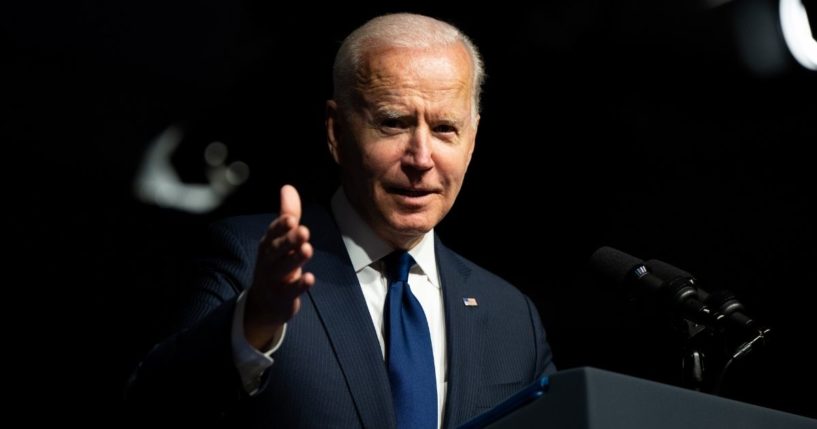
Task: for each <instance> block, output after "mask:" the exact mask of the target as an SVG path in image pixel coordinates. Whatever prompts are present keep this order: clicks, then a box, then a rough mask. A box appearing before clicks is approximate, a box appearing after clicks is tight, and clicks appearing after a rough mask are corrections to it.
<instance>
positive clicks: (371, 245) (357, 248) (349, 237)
mask: <svg viewBox="0 0 817 429" xmlns="http://www.w3.org/2000/svg"><path fill="white" fill-rule="evenodd" d="M332 214H333V215H334V216H335V221H336V222H337V223H338V228H339V229H340V233H341V236H342V237H343V244H344V245H345V246H346V252H347V253H349V258H350V259H351V260H352V266H353V267H354V269H355V272H356V273H359V272H360V270H362V269H364V268H366V267H368V266H369V265H371V264H372V262H375V261H379V260H380V259H381V258H383V257H384V256H386V255H388V254H389V253H391V252H392V251H393V250H394V248H392V246H391V245H389V244H388V243H386V242H385V241H384V240H383V239H382V238H380V237H378V236H377V234H375V232H374V231H373V230H372V228H371V227H370V226H369V225H368V224H367V223H366V222H365V221H364V220H363V218H362V217H360V214H358V212H357V211H356V210H355V209H354V208H353V207H352V204H351V203H350V202H349V199H348V198H347V197H346V193H345V192H344V191H343V188H339V189H338V190H337V191H336V192H335V194H334V195H333V196H332ZM408 252H409V254H410V255H411V257H412V258H414V261H415V262H416V263H417V265H418V266H419V267H420V269H421V270H422V271H423V273H424V274H425V275H426V276H428V280H429V281H430V282H431V284H433V285H434V286H436V287H437V288H439V287H440V282H439V280H438V279H439V277H438V276H437V259H436V255H435V250H434V230H433V229H432V230H431V231H429V232H427V233H425V234H424V235H423V238H422V239H421V240H420V242H419V243H417V244H416V245H415V246H414V247H413V248H411V249H409V251H408Z"/></svg>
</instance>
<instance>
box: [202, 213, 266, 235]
mask: <svg viewBox="0 0 817 429" xmlns="http://www.w3.org/2000/svg"><path fill="white" fill-rule="evenodd" d="M275 216H276V214H275V213H258V214H251V215H242V216H233V217H228V218H224V219H221V220H218V221H216V222H213V223H212V224H210V230H211V231H212V232H213V233H215V234H217V235H229V236H232V237H235V238H237V239H239V240H253V241H256V242H257V241H258V240H260V239H261V237H262V236H263V235H264V232H266V230H267V227H268V226H269V224H270V223H271V222H272V221H273V219H275Z"/></svg>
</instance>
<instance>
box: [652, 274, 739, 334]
mask: <svg viewBox="0 0 817 429" xmlns="http://www.w3.org/2000/svg"><path fill="white" fill-rule="evenodd" d="M644 265H646V266H647V268H648V269H649V270H650V272H652V273H653V274H655V275H656V276H658V277H660V278H662V279H664V280H666V281H668V282H678V283H687V284H689V285H690V286H691V287H694V288H695V287H696V286H695V284H696V280H695V277H693V276H692V274H690V273H688V272H686V271H684V270H682V269H680V268H677V267H675V266H672V265H670V264H668V263H666V262H663V261H659V260H657V259H650V260H649V261H647V262H645V263H644ZM698 296H699V297H700V299H701V301H703V302H705V303H707V304H708V305H710V306H712V307H713V308H715V309H717V315H716V317H717V318H718V320H719V322H723V323H730V324H732V325H733V326H736V327H739V328H748V329H752V330H754V328H755V326H754V325H755V323H754V320H752V318H751V317H749V316H748V315H746V312H745V308H744V307H743V304H741V302H740V301H738V300H737V297H735V294H734V293H732V292H731V291H728V290H725V289H721V290H716V291H714V292H712V293H711V294H709V293H707V292H706V291H705V290H703V289H698Z"/></svg>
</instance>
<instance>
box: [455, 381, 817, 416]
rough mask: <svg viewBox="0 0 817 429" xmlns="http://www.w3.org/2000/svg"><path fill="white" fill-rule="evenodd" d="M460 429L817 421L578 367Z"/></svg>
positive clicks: (532, 388) (538, 383)
mask: <svg viewBox="0 0 817 429" xmlns="http://www.w3.org/2000/svg"><path fill="white" fill-rule="evenodd" d="M815 406H817V402H815ZM462 427H463V428H465V427H468V428H473V427H487V428H491V429H505V428H508V429H510V428H513V429H520V428H522V429H524V428H547V429H568V428H570V429H646V428H656V429H681V428H683V429H689V428H695V429H702V428H706V429H709V428H712V429H724V428H727V429H728V428H739V429H789V428H791V429H817V420H813V419H809V418H806V417H803V416H798V415H794V414H789V413H785V412H782V411H776V410H772V409H768V408H764V407H759V406H756V405H750V404H746V403H743V402H738V401H734V400H731V399H726V398H721V397H718V396H713V395H709V394H704V393H700V392H695V391H692V390H686V389H682V388H679V387H674V386H669V385H666V384H661V383H656V382H652V381H648V380H643V379H639V378H635V377H630V376H626V375H622V374H617V373H613V372H609V371H604V370H600V369H596V368H576V369H570V370H565V371H561V372H558V373H556V374H553V375H551V376H548V377H543V378H542V379H541V380H538V381H537V383H535V384H533V385H531V386H530V387H529V388H528V389H526V390H525V391H523V392H520V393H519V394H517V395H514V396H513V397H511V398H510V399H509V400H508V401H506V402H503V403H502V404H500V405H498V406H497V407H495V408H494V409H492V410H491V411H489V412H488V413H485V414H483V415H481V416H477V417H476V418H475V419H474V420H471V421H469V422H468V423H466V424H465V425H464V426H462Z"/></svg>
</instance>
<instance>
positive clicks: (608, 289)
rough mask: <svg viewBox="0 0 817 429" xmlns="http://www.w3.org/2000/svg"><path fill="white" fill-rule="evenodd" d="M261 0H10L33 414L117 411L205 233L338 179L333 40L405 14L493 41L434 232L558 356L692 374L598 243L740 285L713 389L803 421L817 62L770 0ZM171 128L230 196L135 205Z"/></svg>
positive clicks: (197, 174)
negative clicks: (448, 199)
mask: <svg viewBox="0 0 817 429" xmlns="http://www.w3.org/2000/svg"><path fill="white" fill-rule="evenodd" d="M273 3H275V2H261V1H244V2H239V1H228V0H206V1H198V0H197V1H192V0H191V1H178V2H172V3H171V2H143V1H139V2H137V1H124V2H116V3H115V4H111V3H110V2H103V1H100V2H79V3H70V4H69V3H67V2H50V3H37V2H25V3H24V2H10V3H9V4H6V5H4V7H3V9H5V10H4V11H3V12H2V13H0V19H1V20H2V39H0V43H1V45H0V46H1V47H2V48H4V49H3V50H2V51H3V52H4V54H3V56H4V61H3V64H5V65H4V66H3V67H4V69H5V70H4V72H3V75H5V78H4V79H3V83H2V88H3V93H4V94H5V95H4V97H3V98H4V99H5V104H7V108H8V111H9V112H11V115H7V116H6V119H5V120H4V121H3V122H4V123H5V125H6V126H4V128H5V130H3V131H2V133H3V135H4V137H6V138H5V139H4V140H5V141H7V142H10V144H9V145H8V146H7V148H8V149H6V151H5V153H6V163H7V168H6V169H4V171H5V174H4V175H5V176H6V180H5V181H6V188H7V189H6V190H7V194H6V195H8V198H7V207H6V211H7V213H9V214H10V215H11V219H10V221H9V222H10V223H9V226H10V228H9V231H8V232H10V233H11V234H7V235H9V236H11V237H14V238H17V237H19V238H20V240H19V244H15V245H14V246H13V252H12V253H13V255H14V256H13V258H12V259H11V260H10V263H11V264H12V267H11V270H10V271H9V273H15V274H10V275H9V279H10V280H9V284H10V287H9V289H10V290H11V291H13V292H15V293H14V294H12V295H10V296H9V298H8V299H9V301H8V303H7V306H8V310H9V311H8V312H7V313H8V314H14V313H15V312H16V311H19V314H20V315H19V316H15V317H14V318H13V319H12V320H14V323H13V324H12V328H13V329H14V330H16V331H18V332H21V334H16V335H14V336H13V337H10V338H11V339H9V340H8V343H9V344H7V347H8V346H17V347H19V349H20V350H21V351H22V352H21V353H19V354H17V355H18V356H19V357H18V359H20V362H19V363H20V364H21V366H20V367H21V368H32V369H30V370H28V371H20V372H19V373H18V374H17V376H18V377H19V378H20V379H21V381H22V385H23V386H24V388H23V390H22V391H21V392H23V393H21V394H20V396H21V397H22V398H23V402H29V399H30V400H31V401H33V402H32V403H33V404H38V406H39V407H41V408H42V409H43V410H48V412H43V413H38V412H35V413H30V414H28V416H29V417H31V418H33V419H40V418H51V417H55V416H59V418H65V417H66V416H70V417H76V418H78V419H80V421H85V422H88V423H91V422H104V423H114V422H116V419H120V418H122V417H121V416H120V415H119V413H118V411H119V408H120V401H121V392H122V388H123V385H124V383H125V380H126V378H127V376H128V374H129V372H130V371H131V370H132V368H133V366H134V365H135V364H136V363H137V362H138V360H139V358H140V356H141V355H143V354H144V353H145V352H146V351H147V350H148V349H149V348H150V346H151V344H153V343H154V342H155V341H157V340H158V339H160V337H161V336H162V335H164V333H163V331H162V329H161V326H162V323H163V321H165V320H166V318H167V315H168V314H170V313H171V312H172V310H173V308H174V305H175V303H176V300H177V298H178V285H179V283H180V282H181V277H182V274H181V273H182V272H183V268H182V267H183V266H184V263H185V261H187V260H188V259H189V257H190V255H192V254H194V253H195V252H196V250H197V249H199V247H200V245H201V243H202V228H203V227H204V226H205V225H206V224H207V223H208V222H211V221H213V220H215V219H218V218H221V217H224V216H228V215H233V214H241V213H250V212H259V211H272V210H276V209H277V207H276V205H277V198H278V191H277V190H278V188H279V187H280V185H281V184H283V183H293V184H295V185H296V186H297V187H298V188H299V189H300V190H301V193H302V195H303V196H304V198H305V199H306V200H307V201H321V200H322V199H324V198H326V197H327V196H328V195H330V194H331V192H332V191H333V190H334V189H335V188H336V186H337V180H336V177H335V176H336V171H335V169H334V166H333V165H332V162H331V160H330V158H329V157H328V155H327V153H326V146H325V137H324V131H323V114H324V102H325V100H326V99H327V98H328V97H329V96H330V94H331V64H332V60H333V57H334V53H335V51H336V49H337V47H338V46H339V44H340V42H341V40H342V39H343V37H344V36H345V35H346V34H348V32H349V31H351V30H352V29H354V28H355V27H357V26H359V25H360V24H362V23H363V22H365V21H366V20H367V19H368V18H370V17H372V16H375V15H377V14H380V13H384V12H394V11H414V12H420V13H426V14H431V15H434V16H437V17H439V18H442V19H445V20H448V21H450V22H452V23H453V24H455V25H457V26H459V27H460V28H461V29H462V30H463V31H464V32H465V33H466V34H469V35H470V36H471V37H472V39H473V40H474V41H475V42H476V44H477V45H478V46H479V47H480V48H481V50H482V53H483V57H484V59H485V63H486V70H487V73H488V80H487V83H486V86H485V89H484V97H483V106H484V107H483V112H482V121H481V124H480V125H481V126H480V133H479V136H478V139H477V150H476V152H475V154H474V158H473V162H472V164H471V169H470V173H469V178H468V180H467V181H466V184H465V186H464V188H463V191H462V193H461V195H460V198H459V200H458V203H457V205H456V206H455V208H454V209H453V210H452V212H451V213H450V214H449V216H448V217H447V218H446V220H445V221H444V222H443V223H442V224H441V225H440V226H439V227H438V232H439V234H440V235H441V236H442V237H443V238H444V239H445V240H446V242H447V244H448V245H449V246H450V247H452V248H453V249H455V250H458V251H460V253H462V254H464V255H465V256H466V257H468V258H470V259H472V260H474V261H475V262H477V263H479V264H481V265H483V266H485V267H487V268H489V269H491V270H492V271H494V272H496V273H498V274H500V275H501V276H503V277H505V278H506V279H508V280H510V281H511V282H513V283H514V284H516V285H517V286H518V287H519V288H520V289H522V290H523V291H524V292H526V293H527V294H529V295H530V296H531V297H532V298H533V299H534V300H535V301H536V304H537V306H538V307H539V310H540V312H541V314H542V317H543V320H544V323H545V326H546V329H547V330H548V334H549V340H550V342H551V344H552V346H553V349H554V353H555V358H556V362H557V365H559V367H560V368H563V369H564V368H571V367H577V366H585V365H592V366H596V367H600V368H605V369H609V370H613V371H618V372H622V373H626V374H631V375H635V376H638V377H644V378H649V379H653V380H658V381H663V382H667V383H671V384H678V383H679V381H680V379H679V372H680V370H679V353H680V351H679V350H680V349H679V347H680V346H681V343H680V341H679V338H678V336H677V335H676V334H675V333H673V331H672V330H671V329H669V327H668V326H666V325H665V324H664V323H663V322H662V321H660V320H659V318H656V317H655V315H654V314H653V313H655V312H656V310H654V309H649V308H647V309H645V308H644V307H645V305H643V304H638V303H633V302H632V301H630V300H628V299H627V296H626V294H624V293H622V292H619V291H618V290H617V289H615V288H613V287H612V286H611V285H608V284H604V283H600V282H597V281H593V279H592V278H590V276H589V275H588V272H587V271H588V270H587V269H586V266H585V264H586V261H587V259H588V258H589V256H590V254H591V253H592V252H593V250H595V249H596V248H598V247H599V246H602V245H609V246H613V247H616V248H618V249H621V250H624V251H626V252H628V253H631V254H633V255H636V256H638V257H641V258H643V259H650V258H657V259H661V260H664V261H667V262H670V263H672V264H674V265H677V266H679V267H682V268H684V269H686V270H688V271H690V272H692V273H694V274H695V275H696V276H697V277H698V279H699V280H700V282H701V285H702V286H704V287H706V288H711V289H717V288H729V289H731V290H733V291H735V292H736V293H737V295H738V296H739V297H740V298H741V300H742V301H743V303H744V304H745V306H746V308H747V311H748V312H750V313H751V314H752V315H753V316H754V317H755V318H756V319H758V320H761V321H763V322H764V323H765V324H766V325H768V326H771V327H772V328H773V329H774V331H775V334H777V335H776V336H775V337H774V340H775V341H774V342H772V343H771V345H770V347H768V348H767V349H765V350H762V351H760V352H758V353H757V354H756V355H754V356H752V357H751V358H750V359H747V360H746V361H743V362H739V363H738V364H736V365H735V367H734V368H733V369H732V370H731V372H730V375H729V378H728V379H727V380H726V386H725V391H724V394H725V395H726V396H729V397H733V398H736V399H740V400H744V401H748V402H752V403H756V404H760V405H764V406H768V407H772V408H776V409H781V410H785V411H789V412H794V413H798V414H804V415H809V416H812V417H817V406H816V405H815V400H814V394H813V391H814V386H815V382H817V376H816V374H817V370H815V367H814V362H813V358H809V356H810V354H809V352H807V351H806V350H808V349H810V348H811V347H813V344H812V343H813V339H814V328H815V327H817V323H815V321H814V316H813V313H812V308H813V307H814V298H815V296H817V293H815V291H814V290H815V287H817V275H815V272H816V271H817V270H816V269H815V268H816V267H817V265H816V264H815V251H814V246H815V231H814V225H815V210H814V207H815V200H817V185H815V184H817V177H815V176H817V173H815V169H814V166H813V164H814V163H813V161H812V160H813V159H814V158H813V155H810V154H811V153H812V152H813V148H812V147H811V146H813V145H814V144H815V142H817V102H816V101H815V94H817V72H812V71H807V70H805V69H803V68H801V67H799V66H798V65H797V64H796V63H795V62H794V60H793V59H792V58H791V56H790V54H788V52H787V51H786V48H785V46H784V44H783V42H782V38H781V35H780V29H779V25H778V24H777V23H776V22H777V21H776V19H777V18H776V4H775V3H774V2H765V1H751V0H747V1H736V2H727V3H725V4H720V5H717V3H718V2H710V3H706V2H702V3H695V2H682V1H678V2H661V3H658V4H656V3H655V2H651V1H629V2H600V1H590V0H582V1H556V2H548V3H547V4H545V5H540V6H522V5H521V4H520V5H507V4H503V6H502V7H500V6H492V7H484V8H480V7H468V8H465V7H459V6H458V7H455V6H422V5H418V4H417V3H416V2H392V3H390V4H389V5H388V6H381V7H360V8H357V9H356V10H352V9H347V8H345V7H341V6H337V5H336V6H317V5H316V4H309V5H306V4H305V5H303V6H300V7H298V6H295V7H289V8H287V9H284V8H282V7H281V6H278V5H274V4H273ZM812 25H814V24H812ZM172 124H176V125H178V126H180V127H182V128H183V129H184V131H185V138H184V140H183V142H182V145H181V147H180V148H179V150H178V151H177V152H176V154H175V155H174V157H173V162H174V165H175V167H176V168H177V170H178V172H179V174H180V176H181V177H182V179H183V180H185V181H188V182H203V181H205V175H204V171H205V165H204V162H203V161H202V150H203V148H204V147H205V146H206V145H207V144H208V143H210V142H211V141H214V140H219V141H222V142H224V143H225V144H227V145H228V147H229V149H230V160H242V161H244V162H246V163H247V164H248V165H249V166H250V171H251V173H250V179H249V181H248V182H247V183H246V184H245V185H244V186H242V187H241V188H240V189H239V190H238V191H237V192H236V193H235V194H233V195H232V196H231V197H229V198H228V199H227V200H226V202H225V204H224V205H222V206H221V207H220V208H219V209H218V210H216V211H214V212H211V213H208V214H204V215H193V214H187V213H183V212H179V211H175V210H172V209H167V208H160V207H156V206H151V205H147V204H144V203H142V202H140V201H138V200H137V199H136V198H135V197H134V194H133V189H132V188H133V180H134V177H135V175H136V171H137V167H138V165H139V163H140V160H141V157H142V156H143V153H144V151H145V149H146V148H147V147H148V144H149V142H150V141H151V140H153V139H154V138H155V137H156V136H157V135H158V134H160V133H161V132H162V131H163V130H164V129H165V128H166V127H168V126H169V125H172ZM9 149H10V150H9ZM14 242H15V243H17V242H18V240H14ZM18 277H19V280H18ZM11 279H14V280H13V281H12V280H11ZM16 294H20V296H19V297H18V296H16ZM15 310H16V311H15ZM17 325H22V326H23V327H24V329H16V327H17ZM18 340H19V341H18ZM15 368H16V367H15ZM15 372H16V371H15ZM809 392H811V393H809ZM51 410H54V411H51ZM56 410H59V411H56Z"/></svg>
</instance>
